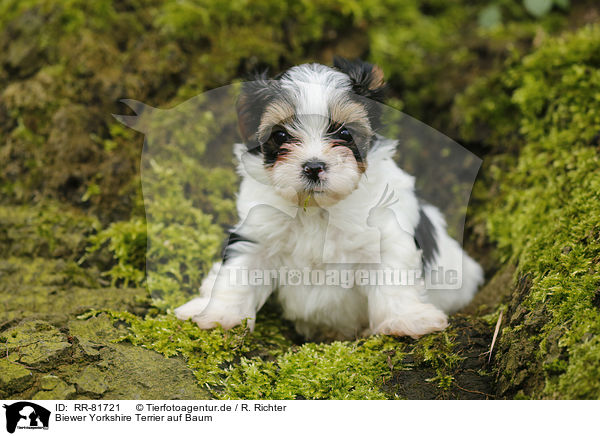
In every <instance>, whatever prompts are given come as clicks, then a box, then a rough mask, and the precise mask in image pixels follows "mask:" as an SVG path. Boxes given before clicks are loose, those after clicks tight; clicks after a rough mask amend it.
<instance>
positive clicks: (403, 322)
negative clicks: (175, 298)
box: [175, 64, 483, 338]
mask: <svg viewBox="0 0 600 436" xmlns="http://www.w3.org/2000/svg"><path fill="white" fill-rule="evenodd" d="M282 83H283V88H284V89H286V90H287V92H288V93H289V95H291V96H292V99H293V101H294V103H295V108H296V113H297V114H310V115H314V114H316V115H320V116H321V117H322V119H320V117H308V118H306V124H308V125H306V126H299V127H298V128H299V129H300V130H301V131H302V132H299V133H298V134H299V135H300V134H304V135H305V136H304V138H303V143H304V144H306V147H302V148H301V149H300V150H298V152H297V154H294V155H293V156H292V157H291V161H292V164H293V165H296V164H298V162H301V161H302V159H305V158H307V157H318V158H320V159H324V160H325V161H326V162H327V163H328V164H329V163H331V165H332V166H334V165H335V164H336V160H338V161H339V160H340V156H339V155H331V154H328V153H330V151H331V148H330V147H327V146H326V145H325V144H324V142H323V140H322V138H321V136H320V135H322V131H323V128H324V126H323V125H322V123H323V120H325V119H326V117H327V115H328V112H327V110H328V107H329V106H330V105H331V102H332V101H335V100H336V99H339V98H342V93H343V92H348V90H349V88H350V82H349V79H348V77H347V76H346V75H345V74H343V73H341V72H338V71H335V70H333V69H330V68H328V67H325V66H322V65H317V64H311V65H303V66H299V67H294V68H293V69H292V70H290V71H289V72H288V73H287V75H285V76H284V78H283V79H282ZM301 119H302V118H301ZM395 147H396V143H395V142H394V141H390V140H386V139H383V138H379V139H377V141H376V142H375V144H373V146H372V149H371V151H370V152H369V154H368V157H367V163H368V165H367V169H366V171H365V173H364V174H361V173H360V172H359V171H357V170H356V164H355V163H354V164H353V165H348V162H337V165H339V168H338V169H337V170H336V171H332V174H329V175H328V176H329V177H330V180H328V183H330V186H332V188H331V191H330V192H326V193H323V194H315V199H316V204H315V203H312V204H311V205H310V206H309V207H303V206H302V205H301V204H299V203H298V195H299V192H300V191H301V184H302V180H301V178H299V176H298V174H297V173H295V172H294V171H292V169H291V168H292V164H289V165H290V166H289V168H283V169H282V170H281V171H282V173H281V174H279V175H277V174H276V176H277V177H278V178H277V177H275V178H274V176H273V172H269V171H270V170H268V169H266V168H265V166H264V164H263V161H262V156H261V155H254V154H250V153H248V152H246V147H245V146H244V145H243V144H236V145H235V147H234V152H235V155H236V156H237V159H238V161H239V166H238V172H239V174H240V176H241V177H242V182H241V186H240V192H239V196H238V200H237V209H238V214H239V218H240V221H239V224H238V225H237V226H236V229H235V231H236V233H239V234H241V235H243V236H244V237H245V238H247V239H249V240H252V241H254V242H253V243H249V242H238V243H236V244H234V245H232V246H231V247H230V249H231V253H232V255H231V257H230V258H229V259H228V260H227V262H226V263H225V264H221V263H217V264H215V265H214V266H213V268H212V270H211V272H210V273H209V275H208V276H207V278H206V279H205V280H204V282H203V283H202V286H201V290H200V294H201V296H200V297H199V298H196V299H194V300H192V301H190V302H188V303H187V304H185V305H183V306H181V307H179V308H177V309H176V311H175V313H176V315H177V317H179V318H180V319H189V318H192V319H193V320H194V321H195V322H196V323H197V324H198V325H199V326H200V327H201V328H212V327H214V326H215V325H216V324H220V325H222V326H223V327H224V328H230V327H233V326H235V325H238V324H240V323H241V322H242V320H244V319H248V320H249V325H250V327H251V328H253V326H254V322H255V319H256V313H257V311H258V310H259V309H260V308H261V306H262V305H263V304H264V303H265V301H266V300H267V298H268V297H269V295H270V294H271V293H272V292H274V291H277V294H278V300H279V302H280V303H281V305H282V307H283V314H284V317H286V318H287V319H289V320H291V321H293V322H294V323H295V325H296V328H297V330H298V331H299V332H300V333H301V334H303V335H304V336H306V337H323V336H326V337H331V338H352V337H356V336H357V335H361V334H371V333H372V334H375V333H382V334H391V335H408V336H412V337H418V336H421V335H424V334H427V333H430V332H433V331H438V330H442V329H444V328H445V327H446V326H447V324H448V319H447V314H449V313H452V312H455V311H456V310H458V309H460V308H461V307H463V306H464V305H466V304H467V303H468V302H469V301H470V300H471V298H472V297H473V295H474V294H475V292H476V291H477V287H478V285H479V284H481V283H482V281H483V272H482V269H481V267H480V266H479V265H478V264H477V262H475V261H474V260H473V259H472V258H470V257H469V256H468V255H467V254H466V253H465V252H464V251H463V250H462V248H461V247H460V245H459V244H458V243H457V242H456V241H454V240H453V239H452V238H450V236H449V235H448V234H447V231H446V224H445V221H444V218H443V216H442V214H441V213H440V212H439V210H438V209H436V208H435V207H433V206H426V207H425V208H424V212H425V213H426V215H427V216H428V217H429V219H430V221H431V222H432V224H433V227H434V230H435V238H436V241H437V245H438V253H437V255H436V256H435V258H434V260H433V262H432V265H433V266H434V267H442V268H443V269H444V270H450V269H453V270H455V271H458V272H459V279H460V280H462V285H461V286H460V287H458V288H457V289H443V290H440V289H435V290H434V289H426V287H425V285H424V284H422V283H415V284H413V285H410V286H407V285H402V286H394V285H364V286H360V285H355V286H354V287H352V288H351V289H345V288H343V287H341V286H337V285H326V284H323V285H314V284H311V285H309V286H304V285H284V284H282V282H281V281H279V282H277V283H273V284H271V285H269V284H263V285H260V286H251V285H248V284H245V283H242V282H236V281H235V280H234V281H233V282H232V277H235V276H236V275H235V274H231V272H232V270H235V269H236V268H238V269H239V268H245V269H249V270H252V269H259V270H281V269H282V268H284V269H286V270H290V269H298V270H302V269H304V268H311V269H321V270H331V269H335V268H338V269H340V270H341V269H347V268H350V269H353V270H358V269H370V268H372V265H373V261H375V263H376V264H377V265H378V268H390V269H396V270H420V269H422V268H423V265H422V256H421V251H420V250H418V249H417V247H416V244H415V242H414V233H415V229H416V227H417V225H418V222H419V203H418V199H417V197H416V195H415V191H414V178H413V177H412V176H410V175H408V174H407V173H405V172H404V171H402V170H401V169H400V168H398V166H397V165H396V164H395V162H394V161H393V159H392V157H393V155H394V153H395ZM294 159H296V161H297V162H296V161H294ZM288 163H289V162H288ZM276 166H277V165H276ZM274 188H275V189H274ZM387 192H389V193H390V194H391V195H392V196H393V200H394V201H393V202H390V204H381V197H382V195H383V194H384V193H387ZM386 195H387V194H386Z"/></svg>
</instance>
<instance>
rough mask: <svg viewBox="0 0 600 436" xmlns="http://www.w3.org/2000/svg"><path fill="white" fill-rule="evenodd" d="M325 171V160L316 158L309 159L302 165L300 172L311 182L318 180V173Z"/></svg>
mask: <svg viewBox="0 0 600 436" xmlns="http://www.w3.org/2000/svg"><path fill="white" fill-rule="evenodd" d="M323 171H325V162H321V161H318V160H309V161H308V162H305V163H304V165H303V166H302V172H303V173H304V176H305V177H306V178H308V179H309V180H312V181H313V182H316V181H318V180H319V174H321V173H322V172H323Z"/></svg>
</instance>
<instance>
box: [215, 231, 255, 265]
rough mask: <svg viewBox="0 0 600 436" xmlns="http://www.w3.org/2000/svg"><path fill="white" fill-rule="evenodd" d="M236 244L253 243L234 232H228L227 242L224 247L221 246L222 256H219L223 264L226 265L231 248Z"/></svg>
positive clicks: (229, 257)
mask: <svg viewBox="0 0 600 436" xmlns="http://www.w3.org/2000/svg"><path fill="white" fill-rule="evenodd" d="M238 242H254V241H252V240H250V239H248V238H246V237H244V236H242V235H240V234H239V233H236V232H234V231H231V232H229V238H228V239H227V242H225V245H224V246H223V250H222V254H221V257H222V259H223V263H226V262H227V260H228V259H231V255H232V247H231V246H232V245H233V244H236V243H238Z"/></svg>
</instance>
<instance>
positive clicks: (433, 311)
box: [371, 304, 448, 339]
mask: <svg viewBox="0 0 600 436" xmlns="http://www.w3.org/2000/svg"><path fill="white" fill-rule="evenodd" d="M446 327H448V316H446V314H445V313H444V312H442V311H441V310H439V309H437V308H436V307H435V306H433V305H432V304H423V305H421V306H419V307H418V308H416V309H415V311H413V312H410V313H406V314H403V315H402V316H398V317H397V318H390V319H385V320H383V321H382V322H381V323H379V324H378V325H376V326H373V327H372V328H371V332H372V333H373V334H383V335H393V336H410V337H412V338H414V339H417V338H419V337H421V336H423V335H426V334H428V333H432V332H437V331H441V330H444V329H445V328H446Z"/></svg>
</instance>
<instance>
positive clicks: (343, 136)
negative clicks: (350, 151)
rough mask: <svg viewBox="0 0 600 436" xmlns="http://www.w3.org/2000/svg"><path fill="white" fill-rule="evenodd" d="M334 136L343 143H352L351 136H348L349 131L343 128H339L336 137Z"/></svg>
mask: <svg viewBox="0 0 600 436" xmlns="http://www.w3.org/2000/svg"><path fill="white" fill-rule="evenodd" d="M336 136H337V137H338V138H339V139H341V140H342V141H345V142H352V135H351V134H350V131H349V130H348V129H347V128H345V127H342V128H341V129H340V130H339V131H338V133H337V135H336Z"/></svg>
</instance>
